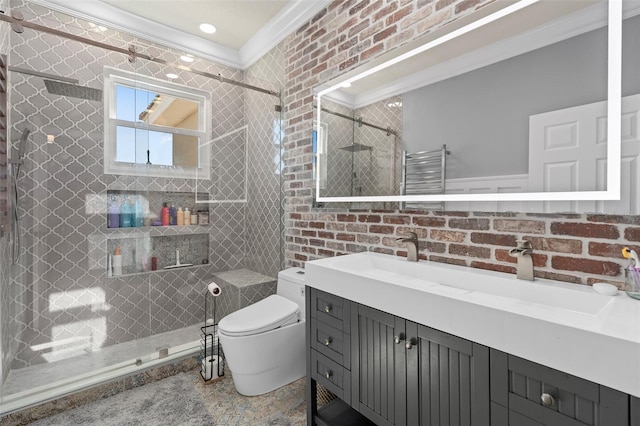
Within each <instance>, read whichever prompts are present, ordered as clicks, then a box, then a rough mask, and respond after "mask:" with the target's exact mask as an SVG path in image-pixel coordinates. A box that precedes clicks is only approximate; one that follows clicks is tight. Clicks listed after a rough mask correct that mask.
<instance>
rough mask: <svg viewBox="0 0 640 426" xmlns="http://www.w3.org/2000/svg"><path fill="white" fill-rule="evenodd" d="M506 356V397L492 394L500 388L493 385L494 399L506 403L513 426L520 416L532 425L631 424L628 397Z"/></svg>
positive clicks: (592, 425)
mask: <svg viewBox="0 0 640 426" xmlns="http://www.w3.org/2000/svg"><path fill="white" fill-rule="evenodd" d="M503 357H504V358H505V359H506V360H507V371H506V375H504V380H506V383H503V385H504V387H503V391H504V392H506V395H503V396H501V395H495V394H494V392H493V391H494V390H495V389H498V388H500V387H501V386H494V384H492V399H494V401H495V400H496V399H495V398H494V397H495V396H498V399H500V400H506V401H507V403H508V407H509V424H510V425H511V424H515V423H514V422H513V421H512V418H520V416H524V418H527V419H528V420H527V421H529V422H531V424H537V423H539V424H542V425H549V426H552V425H562V426H612V425H618V424H619V425H624V424H628V421H629V420H628V414H627V413H628V397H627V395H625V394H623V393H621V392H618V391H615V390H613V389H610V388H607V387H604V386H600V385H598V384H596V383H593V382H590V381H588V380H585V379H581V378H579V377H576V376H572V375H570V374H567V373H563V372H561V371H558V370H554V369H552V368H549V367H545V366H543V365H540V364H536V363H534V362H531V361H527V360H524V359H522V358H518V357H516V356H513V355H506V356H505V355H504V354H503ZM494 366H495V365H494ZM494 366H492V368H493V367H494ZM494 377H496V376H495V375H494ZM543 395H544V398H543ZM543 399H544V402H543ZM535 422H537V423H535ZM527 424H529V423H527Z"/></svg>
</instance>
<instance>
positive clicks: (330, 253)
mask: <svg viewBox="0 0 640 426" xmlns="http://www.w3.org/2000/svg"><path fill="white" fill-rule="evenodd" d="M335 255H336V252H335V251H333V250H327V249H318V256H327V257H333V256H335Z"/></svg>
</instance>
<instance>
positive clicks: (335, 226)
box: [327, 223, 345, 231]
mask: <svg viewBox="0 0 640 426" xmlns="http://www.w3.org/2000/svg"><path fill="white" fill-rule="evenodd" d="M327 229H328V230H330V231H344V229H345V226H344V223H327Z"/></svg>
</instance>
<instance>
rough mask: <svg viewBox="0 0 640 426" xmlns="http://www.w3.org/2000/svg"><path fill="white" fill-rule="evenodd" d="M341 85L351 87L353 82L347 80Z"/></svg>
mask: <svg viewBox="0 0 640 426" xmlns="http://www.w3.org/2000/svg"><path fill="white" fill-rule="evenodd" d="M340 86H342V87H351V83H350V82H348V81H345V82H344V83H342V84H341V85H340Z"/></svg>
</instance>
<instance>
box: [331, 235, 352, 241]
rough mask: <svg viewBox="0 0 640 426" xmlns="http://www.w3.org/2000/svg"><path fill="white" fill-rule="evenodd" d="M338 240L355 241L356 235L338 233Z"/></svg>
mask: <svg viewBox="0 0 640 426" xmlns="http://www.w3.org/2000/svg"><path fill="white" fill-rule="evenodd" d="M336 240H340V241H355V240H356V236H355V235H354V234H336Z"/></svg>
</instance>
